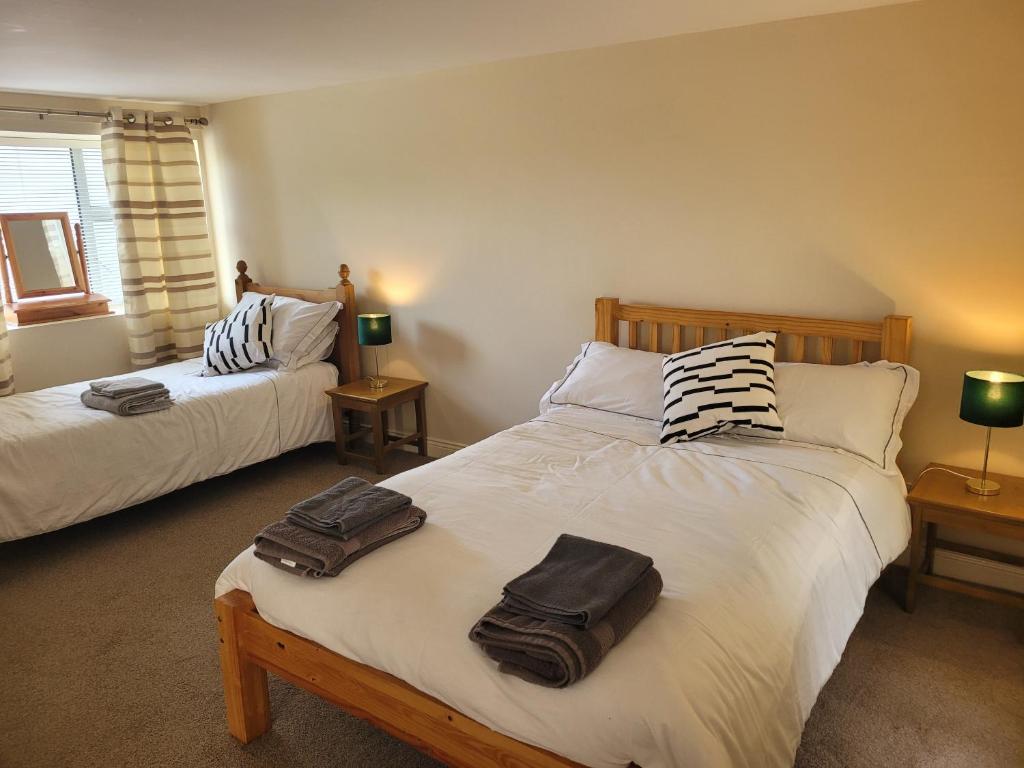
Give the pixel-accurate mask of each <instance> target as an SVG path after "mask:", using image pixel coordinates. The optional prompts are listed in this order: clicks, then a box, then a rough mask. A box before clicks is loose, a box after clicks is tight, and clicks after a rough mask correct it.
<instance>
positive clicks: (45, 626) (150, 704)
mask: <svg viewBox="0 0 1024 768" xmlns="http://www.w3.org/2000/svg"><path fill="white" fill-rule="evenodd" d="M421 461H422V459H419V458H418V457H415V456H413V455H411V454H401V455H396V456H395V463H394V464H393V465H392V466H393V469H394V470H396V471H398V470H402V469H407V468H409V467H412V466H415V465H416V464H418V463H419V462H421ZM346 473H348V474H359V475H361V476H363V477H367V478H370V479H378V478H377V476H375V475H373V474H372V473H371V472H369V471H367V470H361V469H359V467H358V465H356V466H353V467H348V468H342V467H339V466H338V465H337V464H335V463H334V459H333V454H332V451H331V449H330V448H329V447H328V446H314V447H311V448H308V449H304V450H301V451H297V452H294V453H292V454H289V455H286V456H283V457H281V458H279V459H275V460H274V461H270V462H266V463H264V464H261V465H258V466H256V467H250V468H248V469H245V470H241V471H239V472H236V473H235V474H233V475H230V476H228V477H224V478H218V479H216V480H211V481H209V482H206V483H202V484H200V485H198V486H193V487H191V488H187V489H185V490H183V491H179V492H177V493H174V494H171V495H169V496H166V497H164V498H162V499H158V500H156V501H153V502H150V503H148V504H143V505H140V506H138V507H135V508H133V509H130V510H125V511H124V512H121V513H118V514H115V515H110V516H107V517H104V518H101V519H99V520H94V521H92V522H89V523H85V524H82V525H79V526H75V527H73V528H70V529H66V530H64V531H58V532H56V533H53V534H48V535H46V536H40V537H37V538H34V539H29V540H26V541H20V542H13V543H9V544H0V649H2V657H0V658H2V661H0V684H2V696H0V766H3V768H22V767H23V766H47V767H49V766H65V765H68V766H70V765H74V766H103V768H110V767H111V766H160V767H161V768H163V767H165V766H166V767H171V766H281V767H284V768H287V767H289V766H303V767H306V766H308V767H310V768H314V767H316V768H319V767H320V766H324V767H326V766H346V767H352V768H361V767H365V768H371V766H372V767H373V768H379V767H385V768H386V767H389V766H394V767H396V768H398V767H402V768H407V767H413V766H415V767H420V766H423V767H426V766H436V765H437V763H435V762H433V761H432V760H430V759H428V758H426V757H424V756H422V755H420V754H419V753H418V752H416V751H415V750H413V749H412V748H410V747H407V746H405V745H404V744H401V743H399V742H397V741H395V740H393V739H391V738H390V737H388V736H386V735H384V734H382V733H380V732H379V731H377V730H375V729H374V728H372V727H370V726H368V725H366V724H364V723H363V722H361V721H359V720H356V719H354V718H352V717H349V716H348V715H345V714H344V713H342V712H340V711H338V710H336V709H334V708H333V707H331V706H330V705H328V704H325V703H324V702H322V701H321V700H319V699H317V698H315V697H314V696H312V695H309V694H306V693H305V692H303V691H299V690H296V689H294V688H292V687H290V686H288V685H286V684H284V683H281V682H280V681H278V680H276V679H274V678H273V677H271V704H272V708H273V716H274V725H273V729H272V730H271V732H270V733H268V734H267V735H265V736H263V737H262V738H260V739H258V740H257V741H255V742H254V743H252V744H250V745H249V746H247V747H242V746H239V745H238V744H237V743H235V742H234V741H233V740H232V739H231V738H230V737H229V736H228V734H227V731H226V728H225V723H224V716H223V712H222V699H221V692H220V680H219V670H218V667H217V653H216V644H215V638H216V632H215V630H214V620H213V613H212V608H211V600H212V594H213V584H214V581H215V580H216V578H217V575H218V574H219V572H220V570H221V569H222V568H223V567H224V565H226V564H227V562H228V561H229V560H230V559H231V558H232V557H234V556H235V555H236V554H237V553H238V552H239V551H240V550H241V549H242V548H243V547H245V546H246V545H247V544H248V543H249V542H250V541H251V539H252V535H253V533H254V532H255V531H256V530H258V529H259V528H260V527H261V526H263V525H264V524H265V523H267V522H269V521H271V520H273V519H275V518H276V517H278V516H279V515H280V514H281V512H282V510H284V509H285V508H287V507H288V506H289V505H290V504H292V503H294V502H295V501H297V500H299V499H302V498H305V497H307V496H309V495H310V494H311V493H313V492H314V491H317V490H319V489H321V488H323V487H325V486H327V485H329V484H331V483H333V482H336V481H337V480H339V479H340V478H341V477H343V476H344V475H345V474H346ZM1022 640H1024V622H1022V618H1021V614H1020V613H1018V612H1014V611H1012V610H1010V609H1004V608H1000V607H997V606H992V605H988V604H986V603H981V602H977V601H973V600H970V599H967V598H960V597H958V596H953V595H948V594H946V593H940V592H936V591H933V590H929V589H927V588H926V589H924V590H923V591H922V594H921V596H920V599H919V607H918V610H917V613H915V614H914V615H913V616H908V615H906V614H905V613H903V612H902V611H901V610H900V609H899V608H898V607H897V606H896V605H895V604H894V603H893V602H892V600H891V599H890V598H889V597H888V595H886V594H885V593H884V592H882V591H881V590H880V589H876V590H874V591H873V592H872V594H871V596H870V598H869V601H868V607H867V612H866V614H865V616H864V618H863V620H862V621H861V623H860V625H859V626H858V627H857V630H856V632H855V633H854V635H853V638H852V639H851V641H850V644H849V647H848V648H847V650H846V655H845V657H844V659H843V662H842V663H841V664H840V666H839V668H838V670H837V671H836V673H835V675H834V676H833V678H832V680H831V681H830V682H829V684H828V686H827V687H826V688H825V690H824V692H823V693H822V695H821V697H820V699H819V701H818V704H817V706H816V707H815V710H814V713H813V714H812V716H811V720H810V722H809V724H808V726H807V730H806V732H805V734H804V739H803V743H802V745H801V747H800V753H799V756H798V759H797V765H798V766H802V767H806V768H812V767H814V768H817V767H819V766H820V767H822V768H832V767H833V766H858V767H859V766H878V765H901V766H907V767H910V766H1021V765H1024V646H1022V645H1021V642H1022Z"/></svg>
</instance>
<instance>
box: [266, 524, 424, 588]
mask: <svg viewBox="0 0 1024 768" xmlns="http://www.w3.org/2000/svg"><path fill="white" fill-rule="evenodd" d="M426 517H427V515H426V513H425V512H424V511H423V510H422V509H420V508H419V507H413V506H408V507H406V508H405V509H401V510H399V511H398V512H394V513H393V514H391V515H389V516H387V517H385V518H384V519H383V520H378V521H377V522H375V523H374V524H373V525H371V526H369V527H367V528H364V529H363V530H362V531H361V532H360V533H359V534H357V535H355V536H352V537H350V538H348V539H340V538H337V537H335V536H327V535H324V534H322V533H316V532H314V531H311V530H309V529H308V528H303V527H302V526H300V525H295V524H294V523H292V522H289V521H288V520H279V521H277V522H276V523H271V524H270V525H268V526H267V527H266V528H264V529H263V530H262V531H260V532H259V533H258V534H257V535H256V539H255V544H256V553H255V554H256V557H258V558H259V559H260V560H263V561H265V562H268V563H270V564H271V565H273V566H276V567H278V568H281V569H282V570H285V571H290V572H291V573H297V574H299V575H300V576H311V577H314V578H319V577H321V576H337V575H338V574H339V573H341V572H342V571H343V570H344V569H345V568H347V567H348V566H350V565H351V564H352V563H354V562H355V561H356V560H358V559H359V558H361V557H363V556H364V555H368V554H369V553H370V552H373V550H375V549H377V548H378V547H383V546H384V545H385V544H388V543H390V542H392V541H394V540H395V539H400V538H401V537H402V536H406V535H407V534H410V533H412V532H413V531H415V530H416V529H418V528H419V527H420V526H422V525H423V521H424V520H425V519H426Z"/></svg>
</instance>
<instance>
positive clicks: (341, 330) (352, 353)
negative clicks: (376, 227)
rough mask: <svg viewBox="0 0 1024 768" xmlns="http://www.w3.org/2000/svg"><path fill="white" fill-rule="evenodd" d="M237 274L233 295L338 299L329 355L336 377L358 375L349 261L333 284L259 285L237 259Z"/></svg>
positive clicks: (341, 379)
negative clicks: (249, 292)
mask: <svg viewBox="0 0 1024 768" xmlns="http://www.w3.org/2000/svg"><path fill="white" fill-rule="evenodd" d="M235 268H236V269H237V270H238V277H236V278H235V299H236V300H240V299H241V298H242V294H243V293H245V292H246V291H255V292H256V293H263V294H267V295H269V294H271V293H274V294H277V295H278V296H290V297H291V298H293V299H301V300H302V301H310V302H313V303H314V304H322V303H323V302H325V301H339V302H341V310H340V311H339V312H338V315H337V316H336V317H335V318H334V319H335V320H336V321H337V323H338V337H337V338H336V339H335V340H334V350H333V351H332V352H331V356H330V357H329V358H328V359H329V360H330V361H331V362H332V363H334V365H335V366H337V368H338V381H339V382H341V383H342V384H347V383H348V382H350V381H355V380H356V379H358V378H360V376H361V374H360V366H359V340H358V335H357V333H356V288H355V286H354V285H352V282H351V281H350V280H349V279H348V276H349V268H348V264H342V265H341V268H340V269H339V270H338V277H340V278H341V281H340V282H339V283H338V284H337V285H336V286H335V287H334V288H326V289H319V288H281V287H280V286H276V285H262V284H260V283H256V282H253V280H252V278H251V277H249V275H248V274H246V273H247V271H248V269H249V265H248V264H246V263H245V262H244V261H240V262H238V263H237V264H236V265H235Z"/></svg>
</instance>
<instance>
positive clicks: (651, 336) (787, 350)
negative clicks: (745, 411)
mask: <svg viewBox="0 0 1024 768" xmlns="http://www.w3.org/2000/svg"><path fill="white" fill-rule="evenodd" d="M623 322H624V323H626V326H627V329H628V334H629V337H628V345H629V348H630V349H639V348H641V345H642V348H644V349H647V350H650V351H651V352H665V353H669V354H671V353H675V352H682V351H683V350H686V349H692V348H694V347H699V346H702V345H704V344H710V343H712V342H715V341H720V340H722V339H727V338H731V337H733V336H742V335H745V334H748V333H755V332H757V331H776V332H777V333H778V334H779V338H778V340H777V342H776V345H777V346H776V351H775V356H776V359H777V360H781V361H789V362H815V363H824V364H842V363H856V362H860V361H861V360H870V359H873V360H891V361H892V362H894V363H906V362H909V358H910V326H911V318H909V317H907V316H905V315H888V316H886V317H885V318H883V319H882V321H881V322H879V323H862V322H854V321H849V320H822V319H818V318H810V317H790V316H787V315H754V314H748V313H738V312H719V311H716V310H708V309H676V308H673V307H655V306H649V305H646V304H620V303H619V300H618V299H615V298H607V297H602V298H600V299H598V300H597V302H596V318H595V329H594V338H595V339H596V340H597V341H607V342H610V343H612V344H616V345H617V344H618V343H619V324H620V323H623ZM709 331H710V333H708V332H709ZM668 337H671V342H670V344H665V341H666V340H667V339H668ZM808 339H811V340H816V343H813V344H810V345H809V344H808V343H807V340H808ZM812 348H814V351H815V352H816V354H810V355H809V354H808V353H809V352H811V351H812Z"/></svg>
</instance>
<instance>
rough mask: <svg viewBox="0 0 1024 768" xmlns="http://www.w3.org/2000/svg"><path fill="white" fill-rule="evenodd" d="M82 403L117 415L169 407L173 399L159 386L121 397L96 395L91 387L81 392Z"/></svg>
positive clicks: (130, 414)
mask: <svg viewBox="0 0 1024 768" xmlns="http://www.w3.org/2000/svg"><path fill="white" fill-rule="evenodd" d="M82 403H83V404H85V405H86V406H88V407H89V408H95V409H97V410H100V411H109V412H110V413H113V414H116V415H117V416H138V415H139V414H141V413H152V412H153V411H162V410H164V409H165V408H170V407H171V405H172V404H173V403H174V400H172V399H171V397H170V392H168V391H167V389H166V388H164V387H163V386H161V388H160V389H158V390H152V391H149V392H141V393H139V394H137V395H125V396H122V397H108V396H106V395H97V394H96V393H95V392H93V391H92V390H91V389H87V390H85V392H83V393H82Z"/></svg>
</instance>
